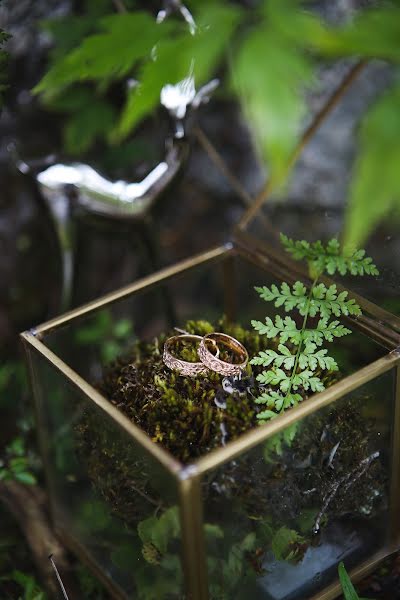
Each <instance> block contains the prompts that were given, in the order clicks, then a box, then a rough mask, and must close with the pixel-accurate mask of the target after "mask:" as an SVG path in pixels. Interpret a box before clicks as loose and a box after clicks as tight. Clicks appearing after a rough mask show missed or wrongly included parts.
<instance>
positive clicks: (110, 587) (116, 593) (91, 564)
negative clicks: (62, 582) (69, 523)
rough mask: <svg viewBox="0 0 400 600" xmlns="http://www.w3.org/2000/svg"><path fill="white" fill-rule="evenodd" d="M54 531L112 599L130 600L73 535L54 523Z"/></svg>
mask: <svg viewBox="0 0 400 600" xmlns="http://www.w3.org/2000/svg"><path fill="white" fill-rule="evenodd" d="M54 531H55V533H56V535H57V537H58V538H59V540H60V541H61V543H64V541H65V545H66V546H67V547H68V548H70V549H71V551H72V552H73V553H74V554H75V555H76V556H77V557H78V558H79V560H81V561H82V562H83V563H84V564H86V566H87V567H88V569H89V570H90V571H92V572H93V573H94V575H95V576H96V577H97V578H98V579H99V581H100V582H101V583H102V584H103V585H104V587H105V588H106V589H107V591H108V592H109V593H110V594H111V596H112V598H114V599H115V600H132V597H129V596H127V595H126V594H125V592H124V591H123V590H122V588H121V587H120V586H119V585H117V584H116V583H114V581H113V580H112V579H111V577H108V576H107V575H105V573H104V569H103V568H101V566H100V565H99V564H98V563H97V561H96V560H95V559H93V558H92V555H91V553H90V552H87V550H86V549H85V547H84V546H82V544H81V543H80V542H79V541H78V540H77V539H76V538H75V537H74V536H73V535H71V533H70V532H69V531H68V530H67V529H65V528H64V527H62V526H60V525H57V523H55V524H54ZM61 576H62V574H61Z"/></svg>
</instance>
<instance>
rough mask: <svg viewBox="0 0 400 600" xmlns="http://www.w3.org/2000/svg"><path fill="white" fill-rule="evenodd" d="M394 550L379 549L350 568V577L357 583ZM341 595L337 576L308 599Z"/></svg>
mask: <svg viewBox="0 0 400 600" xmlns="http://www.w3.org/2000/svg"><path fill="white" fill-rule="evenodd" d="M393 551H394V549H393V548H390V547H389V548H384V549H383V550H380V551H379V552H377V553H376V554H374V555H373V556H372V557H371V558H369V559H368V560H366V561H364V562H363V563H361V565H359V566H358V567H355V568H354V569H352V570H351V571H350V573H349V576H350V579H351V580H352V582H353V583H357V582H358V581H360V580H361V579H363V578H364V577H366V576H367V575H369V574H370V573H371V572H372V571H373V570H374V569H375V568H376V567H377V566H378V565H379V563H381V562H382V560H384V559H385V558H386V557H387V556H389V555H390V554H391V553H392V552H393ZM342 595H343V590H342V586H341V585H340V581H339V578H338V579H337V580H336V581H335V582H333V583H332V584H331V585H329V586H328V587H326V588H325V589H324V590H323V591H322V592H319V593H318V594H315V595H314V596H312V597H311V598H309V600H334V599H335V598H338V597H339V596H342Z"/></svg>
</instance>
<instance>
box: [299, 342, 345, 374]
mask: <svg viewBox="0 0 400 600" xmlns="http://www.w3.org/2000/svg"><path fill="white" fill-rule="evenodd" d="M315 350H316V345H315V344H313V343H310V342H308V343H307V344H306V345H305V348H304V350H303V352H301V353H300V355H299V367H300V369H302V370H303V369H306V368H307V367H309V368H310V370H311V371H315V370H316V369H317V367H318V366H319V367H320V368H321V369H325V370H328V371H337V370H338V366H337V364H336V361H335V360H334V359H333V358H331V357H330V356H326V355H327V352H328V350H325V349H322V350H318V351H317V352H315Z"/></svg>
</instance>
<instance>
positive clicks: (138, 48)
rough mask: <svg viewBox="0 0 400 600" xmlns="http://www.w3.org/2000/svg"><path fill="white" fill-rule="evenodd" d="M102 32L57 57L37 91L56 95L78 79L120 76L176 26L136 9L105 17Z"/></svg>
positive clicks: (147, 53)
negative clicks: (58, 58)
mask: <svg viewBox="0 0 400 600" xmlns="http://www.w3.org/2000/svg"><path fill="white" fill-rule="evenodd" d="M100 27H101V29H102V32H101V33H97V34H95V35H91V36H88V37H86V38H85V39H84V40H83V42H82V44H81V45H80V46H78V48H76V49H74V50H73V51H72V52H70V53H68V54H67V55H66V56H65V57H64V58H63V59H62V60H59V61H57V62H56V63H55V64H54V65H53V66H52V67H51V68H50V70H49V71H48V72H47V74H46V75H45V76H44V77H43V79H42V80H41V81H40V83H39V84H38V85H37V86H36V87H35V89H34V92H35V93H44V94H46V95H54V94H55V93H56V92H59V91H60V90H61V89H62V88H64V87H66V86H67V85H70V84H71V83H75V82H78V81H87V80H96V79H100V80H102V79H103V78H107V79H111V78H120V77H123V76H125V75H127V74H128V73H129V72H130V71H131V70H132V68H133V67H134V66H135V64H136V63H137V62H138V61H139V60H140V59H142V58H148V56H149V55H150V52H151V49H152V48H153V46H154V45H155V44H156V43H157V42H158V41H159V39H160V37H162V36H164V35H165V36H168V35H169V34H170V33H171V30H173V28H174V26H173V21H167V22H166V23H163V24H162V25H157V23H156V21H155V19H154V18H153V16H152V15H150V14H149V13H145V12H140V11H135V12H134V13H129V14H119V15H111V16H108V17H104V18H103V19H102V20H101V21H100Z"/></svg>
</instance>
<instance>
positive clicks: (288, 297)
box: [255, 281, 307, 314]
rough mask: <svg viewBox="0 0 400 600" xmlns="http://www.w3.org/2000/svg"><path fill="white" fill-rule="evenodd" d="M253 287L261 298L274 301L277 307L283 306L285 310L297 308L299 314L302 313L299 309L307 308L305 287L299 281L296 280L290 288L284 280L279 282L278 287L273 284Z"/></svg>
mask: <svg viewBox="0 0 400 600" xmlns="http://www.w3.org/2000/svg"><path fill="white" fill-rule="evenodd" d="M255 289H256V291H257V292H258V293H259V294H260V297H261V298H262V299H263V300H265V301H266V302H274V304H275V306H277V307H279V306H283V307H284V309H285V310H286V311H290V310H293V308H297V309H298V310H299V311H300V314H303V313H302V312H301V311H305V310H306V308H307V295H306V294H307V289H306V287H305V285H304V284H303V283H301V281H297V282H296V283H295V284H294V285H293V286H292V289H291V288H290V286H289V285H288V284H287V283H286V282H284V283H282V284H281V287H280V289H279V288H278V286H277V285H275V284H273V285H271V287H270V288H268V287H267V286H263V287H256V288H255Z"/></svg>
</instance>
